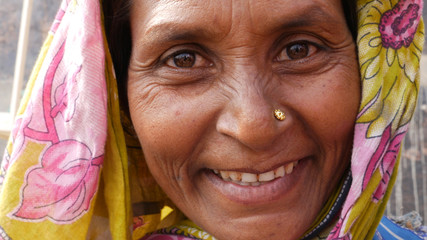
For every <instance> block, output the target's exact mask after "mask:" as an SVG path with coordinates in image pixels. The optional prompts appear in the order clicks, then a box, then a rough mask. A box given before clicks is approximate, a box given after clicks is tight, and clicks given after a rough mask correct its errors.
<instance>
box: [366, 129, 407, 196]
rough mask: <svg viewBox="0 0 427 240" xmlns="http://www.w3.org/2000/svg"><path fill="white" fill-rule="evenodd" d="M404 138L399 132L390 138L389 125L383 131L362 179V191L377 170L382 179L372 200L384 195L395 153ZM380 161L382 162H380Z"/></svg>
mask: <svg viewBox="0 0 427 240" xmlns="http://www.w3.org/2000/svg"><path fill="white" fill-rule="evenodd" d="M404 136H405V132H400V133H398V134H397V135H396V136H394V137H393V139H390V138H391V125H389V126H388V127H387V128H386V129H385V130H384V134H383V136H382V138H381V141H380V144H379V145H378V148H377V150H376V151H375V153H374V154H373V155H372V158H371V160H370V161H369V165H368V167H367V169H366V172H365V176H364V178H363V189H365V188H366V186H367V185H368V183H369V180H370V179H371V178H372V175H373V174H374V172H375V171H376V169H377V168H379V170H380V173H381V176H382V179H381V182H380V184H379V185H378V187H377V190H376V191H375V193H374V195H373V199H375V200H379V199H381V198H382V197H383V196H384V193H385V191H386V189H387V185H388V182H389V180H390V176H391V174H392V172H393V168H394V165H395V163H396V157H397V153H398V152H399V149H400V143H401V142H402V140H403V138H404ZM381 159H382V160H381Z"/></svg>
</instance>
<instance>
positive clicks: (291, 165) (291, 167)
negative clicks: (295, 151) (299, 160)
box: [285, 163, 294, 174]
mask: <svg viewBox="0 0 427 240" xmlns="http://www.w3.org/2000/svg"><path fill="white" fill-rule="evenodd" d="M292 170H294V164H293V163H290V164H288V165H286V167H285V171H286V174H291V173H292Z"/></svg>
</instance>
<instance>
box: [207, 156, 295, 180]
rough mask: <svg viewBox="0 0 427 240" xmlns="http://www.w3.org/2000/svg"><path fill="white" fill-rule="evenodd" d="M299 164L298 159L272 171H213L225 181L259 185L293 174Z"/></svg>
mask: <svg viewBox="0 0 427 240" xmlns="http://www.w3.org/2000/svg"><path fill="white" fill-rule="evenodd" d="M297 164H298V161H297V162H292V163H289V164H287V165H285V166H280V167H278V168H276V169H274V170H272V171H269V172H265V173H261V174H254V173H244V172H235V171H219V170H213V172H214V173H215V174H216V175H219V176H221V178H222V179H223V180H225V181H231V182H234V183H236V184H239V185H242V186H249V185H250V186H259V185H261V184H264V183H266V182H269V181H272V180H274V179H276V178H280V177H284V176H285V175H288V174H291V173H292V171H293V170H294V168H295V167H296V166H297Z"/></svg>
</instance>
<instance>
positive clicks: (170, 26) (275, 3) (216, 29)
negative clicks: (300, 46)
mask: <svg viewBox="0 0 427 240" xmlns="http://www.w3.org/2000/svg"><path fill="white" fill-rule="evenodd" d="M337 4H338V5H337ZM135 5H140V6H135ZM135 5H134V7H133V9H132V11H131V19H132V21H131V24H132V25H133V28H134V29H136V30H138V31H142V32H141V34H138V35H139V36H144V38H148V39H149V38H155V39H158V40H161V41H163V40H165V41H168V40H171V41H176V40H181V39H184V38H190V37H191V38H193V39H194V38H195V37H200V38H203V39H205V38H206V39H209V40H211V41H220V40H222V39H223V38H225V37H226V36H227V35H230V34H234V33H236V32H241V31H246V32H250V33H253V34H256V35H261V36H262V35H267V34H270V33H271V32H274V31H278V30H282V29H284V28H285V29H292V28H297V27H301V26H310V25H314V24H317V25H319V24H320V25H321V24H323V25H326V24H332V25H334V24H337V22H341V21H342V19H344V18H342V17H339V15H342V14H343V13H342V10H341V6H340V1H339V0H329V1H312V0H287V1H283V0H280V1H279V0H270V1H268V0H266V1H259V0H256V1H255V0H234V1H220V0H217V1H213V0H211V1H208V0H206V1H205V0H204V1H199V0H181V1H167V0H163V1H138V2H136V3H135ZM337 9H338V10H339V11H341V12H339V11H337Z"/></svg>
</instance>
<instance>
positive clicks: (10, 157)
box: [0, 0, 424, 240]
mask: <svg viewBox="0 0 427 240" xmlns="http://www.w3.org/2000/svg"><path fill="white" fill-rule="evenodd" d="M422 7H423V2H422V1H421V0H384V1H378V0H374V1H372V0H358V1H357V14H358V37H357V47H358V58H359V66H360V76H361V83H362V84H361V85H362V89H361V92H362V98H361V103H360V110H359V114H358V116H357V120H356V126H355V131H354V147H353V154H352V159H351V175H352V177H353V179H352V182H351V186H350V189H349V192H348V194H347V197H346V199H345V201H344V203H343V205H342V208H341V210H340V214H339V217H338V219H337V220H336V223H335V225H332V226H329V227H330V229H327V232H326V235H328V236H327V238H328V239H372V237H373V236H374V234H375V231H376V229H377V226H378V224H379V221H380V220H381V218H382V215H383V212H384V208H385V205H386V202H387V200H388V197H389V195H390V193H391V189H392V186H393V183H394V180H395V178H396V175H397V167H396V166H398V164H397V163H398V161H399V151H400V144H401V142H402V139H403V137H404V135H405V133H406V131H407V129H408V126H409V121H410V120H411V118H412V114H413V112H414V109H415V106H416V102H417V95H418V91H419V77H420V76H419V67H420V58H421V54H422V47H423V44H424V24H423V21H422V18H421V14H422ZM101 9H102V8H101V7H100V2H99V1H98V0H86V1H80V0H63V2H62V5H61V7H60V10H59V11H58V14H57V16H56V18H55V21H54V23H53V25H52V28H51V30H50V32H49V35H48V37H47V39H46V41H45V43H44V45H43V47H42V49H41V53H40V56H39V58H38V60H37V62H36V65H35V67H34V70H33V72H32V75H31V77H30V80H29V81H28V84H27V87H26V91H25V94H24V97H23V100H22V102H21V106H20V109H19V111H18V114H17V117H16V122H15V125H14V127H13V130H12V133H11V136H10V140H9V143H8V145H7V148H6V151H5V154H4V157H3V160H2V164H1V168H0V240H8V239H56V238H76V239H85V238H87V239H139V238H142V237H144V236H146V238H149V237H154V235H151V236H148V235H147V233H149V232H152V231H156V230H158V229H160V228H163V227H168V226H171V225H173V224H176V223H177V222H179V221H180V220H182V219H183V218H184V216H182V214H180V213H179V211H177V210H174V207H173V204H172V203H169V202H168V200H167V199H166V197H165V196H164V194H163V193H162V192H161V190H160V189H159V188H158V186H157V185H156V184H155V183H153V182H152V181H151V177H150V174H149V172H148V171H143V173H141V172H138V171H136V170H135V169H136V168H134V166H136V167H139V168H141V169H145V168H144V163H143V157H142V156H141V154H140V151H139V150H135V149H134V148H133V147H132V146H130V145H132V144H130V145H129V140H128V136H127V135H126V134H127V133H126V132H124V131H123V125H122V121H123V119H121V114H120V108H119V102H118V93H117V86H116V79H115V76H114V68H113V65H112V60H111V56H110V53H109V50H108V45H107V43H106V39H105V34H104V32H103V26H104V24H103V19H102V11H101ZM126 140H128V141H127V143H126ZM138 161H142V165H139V164H141V163H140V162H138ZM129 166H132V167H129ZM141 175H142V176H141ZM138 181H139V182H140V183H139V184H135V182H138ZM137 188H138V189H137ZM139 202H149V203H151V204H152V206H156V207H157V208H159V209H162V208H163V207H164V206H169V207H166V208H163V209H162V211H161V212H156V211H155V212H153V214H151V215H143V216H138V214H137V213H135V208H136V206H137V204H138V203H139ZM132 204H133V205H134V211H132ZM159 204H160V205H159ZM332 204H334V202H332V203H331V206H332ZM331 206H325V208H330V207H331ZM133 212H134V213H133ZM134 214H136V216H133V215H134ZM184 223H185V224H184V225H182V226H184V228H185V227H187V229H189V231H190V230H192V231H193V230H194V229H196V230H197V231H199V232H201V234H202V235H201V236H200V237H196V238H200V239H205V238H206V237H207V235H203V234H204V232H203V230H201V229H199V228H198V227H197V226H193V225H192V223H191V222H189V221H186V222H184ZM107 226H109V227H107ZM189 227H190V228H191V229H190V228H189ZM23 229H25V231H23ZM196 230H194V231H196ZM176 233H177V234H178V231H176ZM206 234H207V233H206ZM322 234H324V233H322ZM326 235H325V236H326ZM187 237H188V238H194V237H195V236H194V235H191V236H190V235H188V236H187ZM150 239H151V238H150ZM171 239H172V238H171ZM173 239H186V237H185V236H179V235H176V236H175V237H174V238H173Z"/></svg>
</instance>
